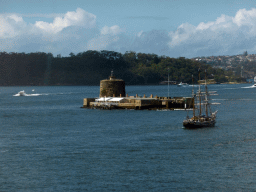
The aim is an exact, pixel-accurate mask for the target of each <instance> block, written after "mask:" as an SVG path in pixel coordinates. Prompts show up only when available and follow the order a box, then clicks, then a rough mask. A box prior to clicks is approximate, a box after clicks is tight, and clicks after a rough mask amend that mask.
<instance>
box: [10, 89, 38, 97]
mask: <svg viewBox="0 0 256 192" xmlns="http://www.w3.org/2000/svg"><path fill="white" fill-rule="evenodd" d="M39 95H42V94H27V93H25V91H24V90H23V91H20V92H19V93H17V94H15V95H13V96H14V97H19V96H26V97H28V96H39Z"/></svg>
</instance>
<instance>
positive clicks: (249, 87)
mask: <svg viewBox="0 0 256 192" xmlns="http://www.w3.org/2000/svg"><path fill="white" fill-rule="evenodd" d="M241 88H243V89H251V88H256V86H255V85H252V86H248V87H241Z"/></svg>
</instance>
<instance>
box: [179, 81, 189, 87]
mask: <svg viewBox="0 0 256 192" xmlns="http://www.w3.org/2000/svg"><path fill="white" fill-rule="evenodd" d="M187 85H188V84H187V83H182V82H180V83H179V84H178V85H177V86H179V87H181V86H187Z"/></svg>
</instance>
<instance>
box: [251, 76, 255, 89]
mask: <svg viewBox="0 0 256 192" xmlns="http://www.w3.org/2000/svg"><path fill="white" fill-rule="evenodd" d="M252 87H256V76H255V77H254V84H253V85H252Z"/></svg>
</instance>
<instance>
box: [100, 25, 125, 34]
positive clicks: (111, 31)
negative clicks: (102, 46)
mask: <svg viewBox="0 0 256 192" xmlns="http://www.w3.org/2000/svg"><path fill="white" fill-rule="evenodd" d="M121 32H123V30H122V29H120V27H119V26H118V25H114V26H112V27H108V26H105V27H103V28H102V29H101V34H102V35H118V34H120V33H121Z"/></svg>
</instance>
